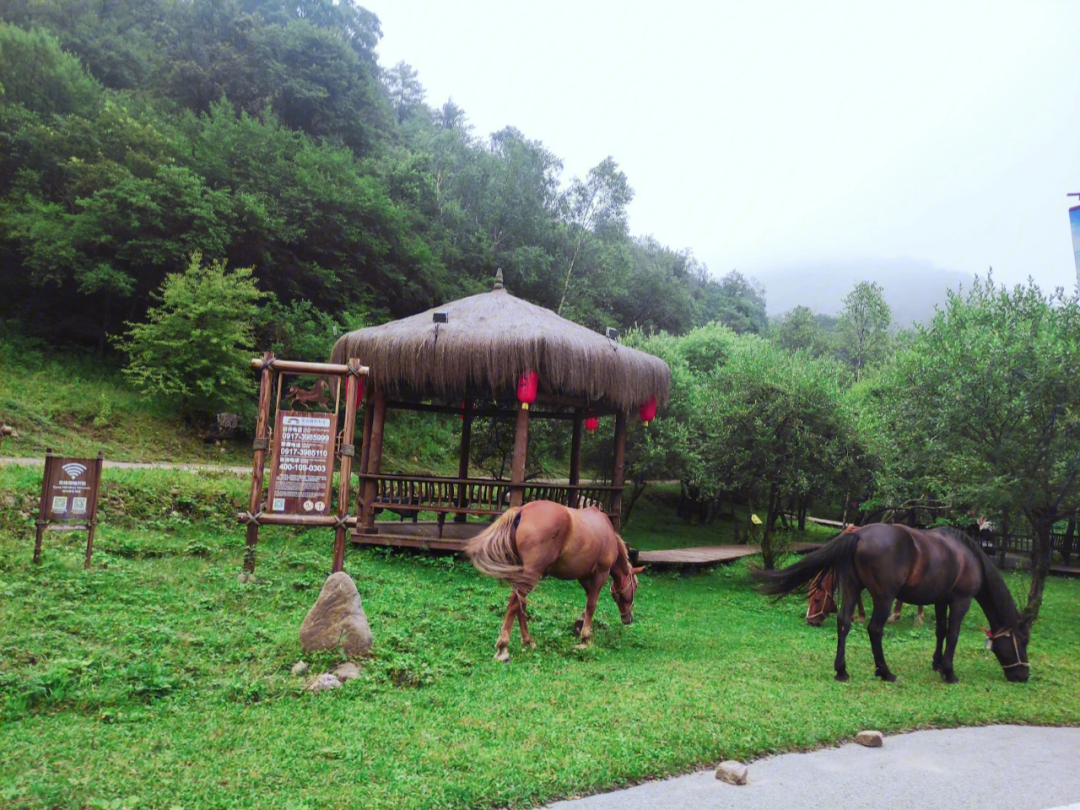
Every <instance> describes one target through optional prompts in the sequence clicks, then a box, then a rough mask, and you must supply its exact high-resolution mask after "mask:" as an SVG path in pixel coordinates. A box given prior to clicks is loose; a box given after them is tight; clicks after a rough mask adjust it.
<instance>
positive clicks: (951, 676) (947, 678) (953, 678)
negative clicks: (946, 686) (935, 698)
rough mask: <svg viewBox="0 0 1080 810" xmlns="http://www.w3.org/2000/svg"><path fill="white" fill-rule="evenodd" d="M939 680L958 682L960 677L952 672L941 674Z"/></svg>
mask: <svg viewBox="0 0 1080 810" xmlns="http://www.w3.org/2000/svg"><path fill="white" fill-rule="evenodd" d="M941 680H943V681H945V683H960V679H959V678H957V677H956V675H955V674H954V673H952V672H950V673H949V674H948V675H942V676H941Z"/></svg>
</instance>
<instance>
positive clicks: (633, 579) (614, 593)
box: [611, 571, 637, 596]
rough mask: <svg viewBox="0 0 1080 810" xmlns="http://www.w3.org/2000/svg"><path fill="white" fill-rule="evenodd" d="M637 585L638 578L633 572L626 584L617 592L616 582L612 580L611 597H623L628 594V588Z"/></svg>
mask: <svg viewBox="0 0 1080 810" xmlns="http://www.w3.org/2000/svg"><path fill="white" fill-rule="evenodd" d="M636 583H637V576H636V575H635V574H634V572H633V571H631V572H630V576H628V577H627V578H626V582H625V584H623V586H622V587H621V588H619V589H618V590H615V580H614V579H613V580H611V595H612V596H622V595H623V594H624V593H626V589H627V588H629V587H630V586H631V585H634V584H636Z"/></svg>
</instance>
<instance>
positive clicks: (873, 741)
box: [855, 731, 885, 748]
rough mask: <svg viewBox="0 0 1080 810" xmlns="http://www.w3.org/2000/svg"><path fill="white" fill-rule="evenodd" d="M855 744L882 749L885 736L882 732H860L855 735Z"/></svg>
mask: <svg viewBox="0 0 1080 810" xmlns="http://www.w3.org/2000/svg"><path fill="white" fill-rule="evenodd" d="M855 742H857V743H858V744H859V745H865V746H866V747H867V748H881V746H883V745H884V744H885V735H884V734H882V733H881V732H880V731H860V732H859V733H858V734H856V735H855Z"/></svg>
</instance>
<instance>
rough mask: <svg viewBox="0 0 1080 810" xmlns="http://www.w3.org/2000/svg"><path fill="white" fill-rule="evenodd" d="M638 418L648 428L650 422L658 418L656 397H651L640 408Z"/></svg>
mask: <svg viewBox="0 0 1080 810" xmlns="http://www.w3.org/2000/svg"><path fill="white" fill-rule="evenodd" d="M638 416H639V417H640V418H641V421H642V422H644V423H645V425H646V427H648V424H649V422H651V421H652V420H653V419H655V418H656V397H655V396H651V397H649V398H648V400H646V401H645V402H643V403H642V405H641V407H640V408H638Z"/></svg>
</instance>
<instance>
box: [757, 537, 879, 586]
mask: <svg viewBox="0 0 1080 810" xmlns="http://www.w3.org/2000/svg"><path fill="white" fill-rule="evenodd" d="M858 542H859V535H858V532H850V531H845V532H843V533H841V534H839V535H837V536H836V537H834V538H833V539H832V540H830V541H829V542H828V543H827V544H825V545H824V546H822V547H821V548H819V549H817V550H816V551H811V552H810V553H809V554H807V555H806V556H805V557H803V558H802V559H801V560H799V561H798V562H796V563H793V564H792V565H789V566H788V567H787V568H781V569H780V570H775V571H768V570H766V569H764V568H757V567H754V568H751V569H750V576H752V577H753V578H754V579H756V580H757V581H758V582H759V583H761V584H760V585H759V586H758V590H759V591H761V593H764V594H769V595H774V596H776V597H778V598H779V597H782V596H787V595H788V594H789V593H794V592H796V591H805V590H806V588H807V587H808V585H809V583H810V582H811V580H813V579H814V578H815V577H817V576H818V575H820V574H822V573H824V572H826V571H836V572H837V573H839V574H840V575H841V580H843V578H844V577H843V574H844V573H845V572H847V571H849V570H850V569H851V568H852V560H853V559H854V556H855V546H856V545H857V544H858Z"/></svg>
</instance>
